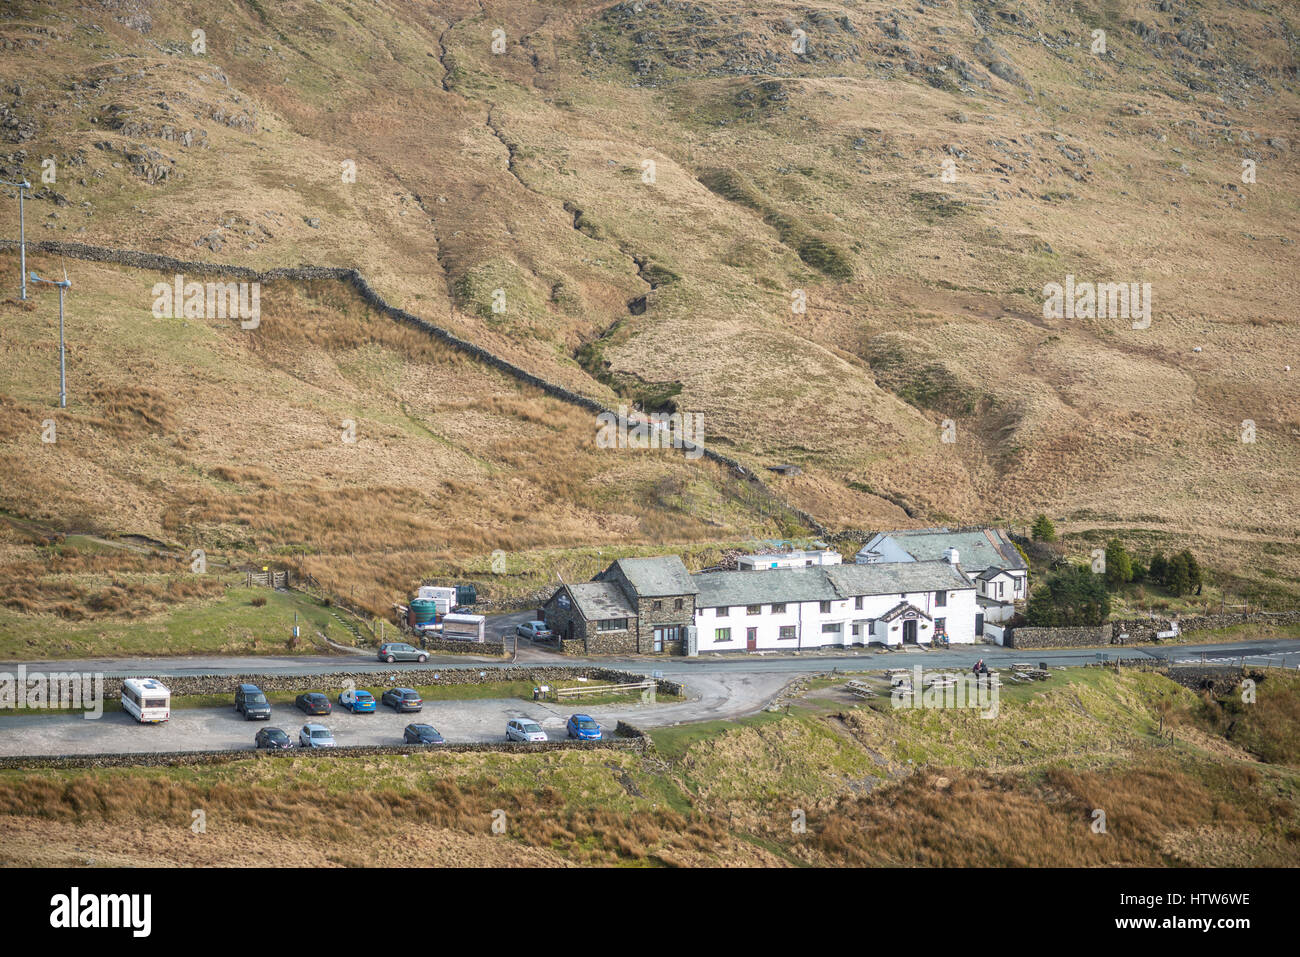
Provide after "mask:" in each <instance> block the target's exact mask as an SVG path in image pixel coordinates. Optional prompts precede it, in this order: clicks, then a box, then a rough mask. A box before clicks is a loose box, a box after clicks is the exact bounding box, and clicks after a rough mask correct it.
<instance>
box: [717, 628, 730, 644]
mask: <svg viewBox="0 0 1300 957" xmlns="http://www.w3.org/2000/svg"><path fill="white" fill-rule="evenodd" d="M713 640H714V641H730V640H731V629H730V628H714V629H713Z"/></svg>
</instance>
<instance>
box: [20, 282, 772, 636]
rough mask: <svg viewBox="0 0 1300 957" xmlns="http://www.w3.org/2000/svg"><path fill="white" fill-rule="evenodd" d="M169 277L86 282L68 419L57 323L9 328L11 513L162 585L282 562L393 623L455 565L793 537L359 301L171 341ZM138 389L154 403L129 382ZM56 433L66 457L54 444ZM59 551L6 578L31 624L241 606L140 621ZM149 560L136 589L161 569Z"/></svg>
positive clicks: (277, 301)
mask: <svg viewBox="0 0 1300 957" xmlns="http://www.w3.org/2000/svg"><path fill="white" fill-rule="evenodd" d="M33 258H34V259H35V260H36V262H37V263H38V264H39V263H41V262H42V259H41V257H33ZM38 268H43V267H40V266H39V265H38ZM154 278H156V277H154V276H153V275H150V274H147V273H142V272H136V271H125V272H123V271H121V270H116V269H111V268H108V267H90V266H87V267H86V268H83V269H82V270H81V271H80V274H79V283H78V295H79V296H82V297H84V299H83V300H82V301H84V302H86V303H88V304H90V303H94V304H96V305H94V306H92V307H91V308H89V309H88V310H87V311H86V312H83V313H80V314H79V315H78V319H77V327H76V332H75V333H74V336H75V337H77V338H78V339H79V340H80V341H83V342H86V343H87V346H86V347H81V346H75V345H74V348H73V351H72V353H71V360H70V362H69V390H70V395H71V399H70V403H69V406H68V408H67V409H54V408H50V407H49V405H48V399H47V398H46V397H45V396H44V395H43V394H42V391H43V389H44V388H45V387H46V386H47V384H48V374H49V371H50V370H49V369H48V368H47V367H46V366H45V365H44V363H43V362H41V361H36V359H37V356H42V355H44V353H45V350H43V349H42V348H40V347H39V346H38V345H37V343H38V342H39V340H40V338H41V336H42V330H41V326H42V325H43V322H44V317H42V316H40V315H39V313H37V312H35V311H28V310H21V309H10V310H9V311H8V312H7V314H8V315H11V316H12V317H13V324H12V325H11V326H10V327H9V330H8V331H9V333H11V334H13V335H14V336H15V337H16V338H17V339H18V340H19V341H20V342H22V345H19V346H17V347H16V349H15V352H16V354H17V357H18V361H16V362H15V363H13V364H11V365H10V366H9V367H8V368H7V369H6V371H5V372H3V373H0V390H3V392H5V393H6V394H7V396H9V397H12V398H10V399H9V402H10V406H11V408H10V411H11V417H10V418H9V419H7V420H6V425H7V426H8V427H10V433H9V434H8V436H7V437H6V438H4V439H0V462H3V463H4V467H5V468H6V474H7V476H8V478H9V479H10V481H6V483H5V485H4V488H3V490H2V491H0V508H3V509H5V510H6V511H8V512H10V513H12V514H15V515H23V516H28V517H30V518H32V519H34V520H36V521H37V522H38V523H40V524H41V525H42V526H43V527H45V528H46V529H47V530H48V529H53V530H54V531H56V532H108V533H112V534H118V535H123V534H136V535H143V536H146V537H148V538H151V539H157V540H160V541H163V542H165V543H167V544H168V545H170V546H172V548H173V549H174V550H175V551H176V552H177V554H178V558H177V559H176V561H175V563H173V565H172V566H171V567H170V568H168V567H167V564H166V561H154V562H153V564H151V565H150V568H149V570H152V571H156V572H164V571H170V572H172V573H173V574H176V573H178V571H183V570H184V566H183V565H182V564H180V563H181V557H183V556H186V555H188V554H189V552H190V550H191V549H193V548H197V547H201V548H204V549H206V550H208V551H209V552H211V553H213V555H214V556H215V555H216V554H217V553H221V555H223V556H225V557H227V558H228V559H229V560H230V561H232V562H237V561H239V560H241V559H248V560H252V559H253V558H257V557H258V556H261V560H263V561H265V560H267V559H268V558H269V559H271V560H274V561H277V562H280V563H287V564H290V565H291V566H294V567H297V568H299V569H300V570H301V571H303V572H305V573H309V574H313V575H315V576H316V577H317V578H319V579H320V580H321V581H322V582H325V583H326V584H327V585H329V586H330V587H332V588H334V589H336V590H338V591H339V592H341V593H345V594H347V595H348V596H349V597H352V598H353V599H354V600H355V601H356V602H357V603H358V604H360V605H361V606H363V607H366V608H369V609H371V610H372V611H375V612H386V611H387V610H388V609H389V608H390V606H391V604H392V602H393V601H395V600H398V599H400V598H401V597H402V596H403V595H405V594H407V593H408V592H409V590H410V587H411V585H412V583H413V582H415V581H418V580H419V579H420V578H422V577H424V576H425V575H427V574H428V573H429V569H430V564H431V562H433V561H435V560H438V559H445V558H446V557H449V556H451V557H457V558H459V559H461V560H464V559H467V558H470V557H474V556H482V555H487V554H489V553H491V552H493V551H494V550H497V549H500V550H503V551H505V552H507V553H508V554H518V553H520V552H523V551H526V550H529V549H537V548H558V547H564V546H571V545H573V544H575V543H583V544H591V545H596V546H599V545H601V544H615V543H619V544H624V543H628V544H630V543H675V542H686V541H691V540H693V539H701V538H707V537H743V536H748V535H755V534H771V533H773V532H776V531H778V530H779V528H780V526H779V525H776V524H773V523H772V522H770V521H769V520H768V519H766V518H764V517H763V516H762V515H761V514H760V512H759V510H758V508H757V505H756V504H754V503H752V502H751V499H752V498H753V497H752V495H749V493H745V495H742V489H741V487H740V483H739V482H738V480H736V479H734V478H732V477H730V476H728V475H727V474H726V473H725V472H724V471H723V470H721V469H719V468H718V467H716V466H713V465H711V464H709V463H707V462H702V461H701V462H690V461H687V460H685V459H684V458H683V457H682V456H681V455H680V454H676V453H673V452H672V451H646V452H637V451H629V450H604V449H599V448H597V447H596V443H595V435H596V428H595V421H594V418H593V417H592V415H591V414H590V413H588V412H584V411H581V410H578V409H575V408H574V407H572V406H570V405H567V404H565V403H563V402H560V401H558V400H555V399H552V398H549V397H546V396H544V395H542V394H540V393H538V392H536V391H535V390H532V389H528V388H525V387H521V386H520V385H519V384H518V383H516V382H515V381H514V380H512V379H510V378H508V377H506V376H504V375H502V374H500V373H497V372H495V371H492V370H489V369H487V368H486V367H484V366H482V365H480V364H478V363H476V362H473V361H470V360H469V359H467V358H466V357H465V356H464V355H463V354H462V353H457V352H453V351H450V350H448V349H446V348H445V347H443V346H440V345H438V344H437V343H436V342H434V341H432V340H430V339H429V338H428V337H427V336H424V335H422V334H420V333H418V332H415V331H413V330H411V329H408V328H407V327H404V326H399V325H398V324H396V323H394V322H392V321H391V320H388V319H386V318H384V317H382V316H377V315H374V314H373V313H372V312H370V310H368V309H367V308H365V307H364V306H363V305H362V304H361V303H360V302H359V301H358V300H357V299H356V297H355V296H353V295H352V294H351V293H349V292H347V291H346V290H342V289H341V288H340V287H339V285H338V284H337V283H313V284H306V285H304V286H297V285H294V284H290V283H273V284H267V286H266V288H265V289H264V290H263V297H262V301H263V305H262V317H261V324H260V326H259V328H258V329H257V330H255V331H254V332H252V333H246V332H244V331H242V330H240V329H239V328H238V324H237V323H236V322H234V321H232V320H226V321H222V320H212V321H206V320H192V321H187V322H182V321H180V320H166V319H164V320H158V319H154V318H153V317H152V316H151V315H150V314H149V312H148V307H149V305H150V303H151V299H149V298H148V291H149V286H150V284H151V283H152V281H153V280H154ZM0 308H3V307H0ZM91 341H93V342H94V343H95V345H94V348H90V347H89V343H90V342H91ZM123 368H127V369H134V370H137V371H138V372H139V373H140V374H141V377H140V379H139V381H140V383H141V384H139V385H132V386H123V385H116V384H114V383H115V380H116V379H117V378H118V371H119V370H121V369H123ZM146 382H147V385H146V384H144V383H146ZM46 419H53V420H54V422H55V424H56V429H57V441H56V442H54V443H52V444H51V443H45V442H42V441H41V433H42V431H43V425H42V423H43V422H44V421H45V420H46ZM346 421H351V422H353V423H355V437H356V441H355V442H354V443H349V442H347V441H346V438H347V435H346V434H345V428H346V427H345V425H344V423H345V422H346ZM746 495H747V496H749V497H745V496H746ZM24 534H26V533H24ZM37 552H39V549H36V550H34V551H30V552H28V553H23V552H22V550H21V549H20V550H19V551H18V553H17V554H16V556H15V559H16V560H15V563H14V567H13V568H12V570H11V572H10V573H8V574H6V578H7V579H8V580H11V581H13V582H15V587H14V588H13V589H12V591H11V592H10V597H9V600H8V605H9V607H11V608H14V609H16V610H19V611H23V612H30V613H33V614H40V613H45V612H54V613H57V614H62V615H64V616H65V617H66V616H67V615H72V614H74V613H75V611H76V605H77V604H78V603H80V604H82V605H83V606H84V607H83V609H82V614H85V615H89V616H92V617H93V616H95V615H99V614H128V613H130V614H136V613H139V612H141V611H143V610H144V608H145V607H147V604H148V602H149V601H151V600H152V601H172V600H182V599H185V598H198V597H202V596H204V595H210V594H213V593H215V592H214V589H215V590H218V591H219V586H216V585H212V586H211V587H208V588H206V589H205V588H204V587H201V586H198V585H194V584H192V583H182V582H177V581H168V582H165V583H161V584H160V583H154V584H150V585H146V584H144V583H142V582H141V583H137V585H136V586H135V587H136V591H137V595H136V601H135V603H134V604H132V602H131V600H130V599H128V597H127V595H126V594H125V591H124V590H123V589H122V588H121V587H119V585H117V584H115V583H114V582H112V581H109V582H105V583H103V585H102V587H101V586H100V585H96V586H95V587H93V588H92V587H90V585H89V584H87V583H88V582H90V581H92V580H97V578H98V579H102V578H104V577H105V576H109V577H110V578H111V576H112V575H113V574H114V568H115V561H116V560H115V559H114V558H112V557H110V556H98V557H95V558H94V559H93V560H92V559H90V558H87V559H85V560H84V561H82V562H81V563H80V564H77V563H74V562H73V561H72V559H71V557H68V556H65V557H61V558H59V559H58V560H57V562H56V565H55V566H54V567H46V568H45V569H44V571H43V572H42V575H43V577H42V578H41V579H40V580H36V579H34V578H33V579H28V578H27V575H28V572H29V571H30V570H31V567H30V565H31V561H33V560H34V558H33V556H34V555H35V554H36V553H37ZM132 560H133V559H131V557H130V556H127V558H126V559H125V560H124V563H121V564H118V565H117V566H116V567H117V571H118V572H119V573H121V574H126V573H128V572H131V571H133V570H135V571H143V570H145V569H144V568H143V567H141V568H140V569H133V567H132V566H131V564H130V563H131V561H132ZM77 576H83V577H85V578H86V581H85V582H81V583H78V581H77ZM178 589H180V591H178ZM187 589H188V590H187ZM196 589H197V590H196ZM182 593H183V594H182Z"/></svg>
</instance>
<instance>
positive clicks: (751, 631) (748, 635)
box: [745, 628, 758, 645]
mask: <svg viewBox="0 0 1300 957" xmlns="http://www.w3.org/2000/svg"><path fill="white" fill-rule="evenodd" d="M745 641H747V642H749V644H751V645H752V644H756V643H757V642H758V629H757V628H746V629H745Z"/></svg>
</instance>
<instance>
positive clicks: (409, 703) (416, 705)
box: [379, 688, 424, 711]
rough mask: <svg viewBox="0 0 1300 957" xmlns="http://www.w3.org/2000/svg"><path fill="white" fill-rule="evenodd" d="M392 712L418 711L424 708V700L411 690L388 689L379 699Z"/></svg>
mask: <svg viewBox="0 0 1300 957" xmlns="http://www.w3.org/2000/svg"><path fill="white" fill-rule="evenodd" d="M379 702H380V704H386V705H388V707H390V708H392V709H393V710H394V711H419V710H420V709H421V708H423V707H424V699H423V698H421V697H420V693H419V692H418V691H416V690H415V689H413V688H389V689H388V690H387V691H385V692H384V693H383V696H382V697H380V699H379Z"/></svg>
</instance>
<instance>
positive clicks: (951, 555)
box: [943, 548, 961, 566]
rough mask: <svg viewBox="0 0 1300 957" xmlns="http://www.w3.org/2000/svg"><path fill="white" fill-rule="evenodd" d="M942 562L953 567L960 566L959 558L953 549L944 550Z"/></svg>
mask: <svg viewBox="0 0 1300 957" xmlns="http://www.w3.org/2000/svg"><path fill="white" fill-rule="evenodd" d="M943 560H944V561H945V562H947V563H948V564H949V565H953V566H956V565H960V564H961V556H960V555H959V554H958V552H957V549H955V548H948V549H946V550H945V551H944V553H943Z"/></svg>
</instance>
